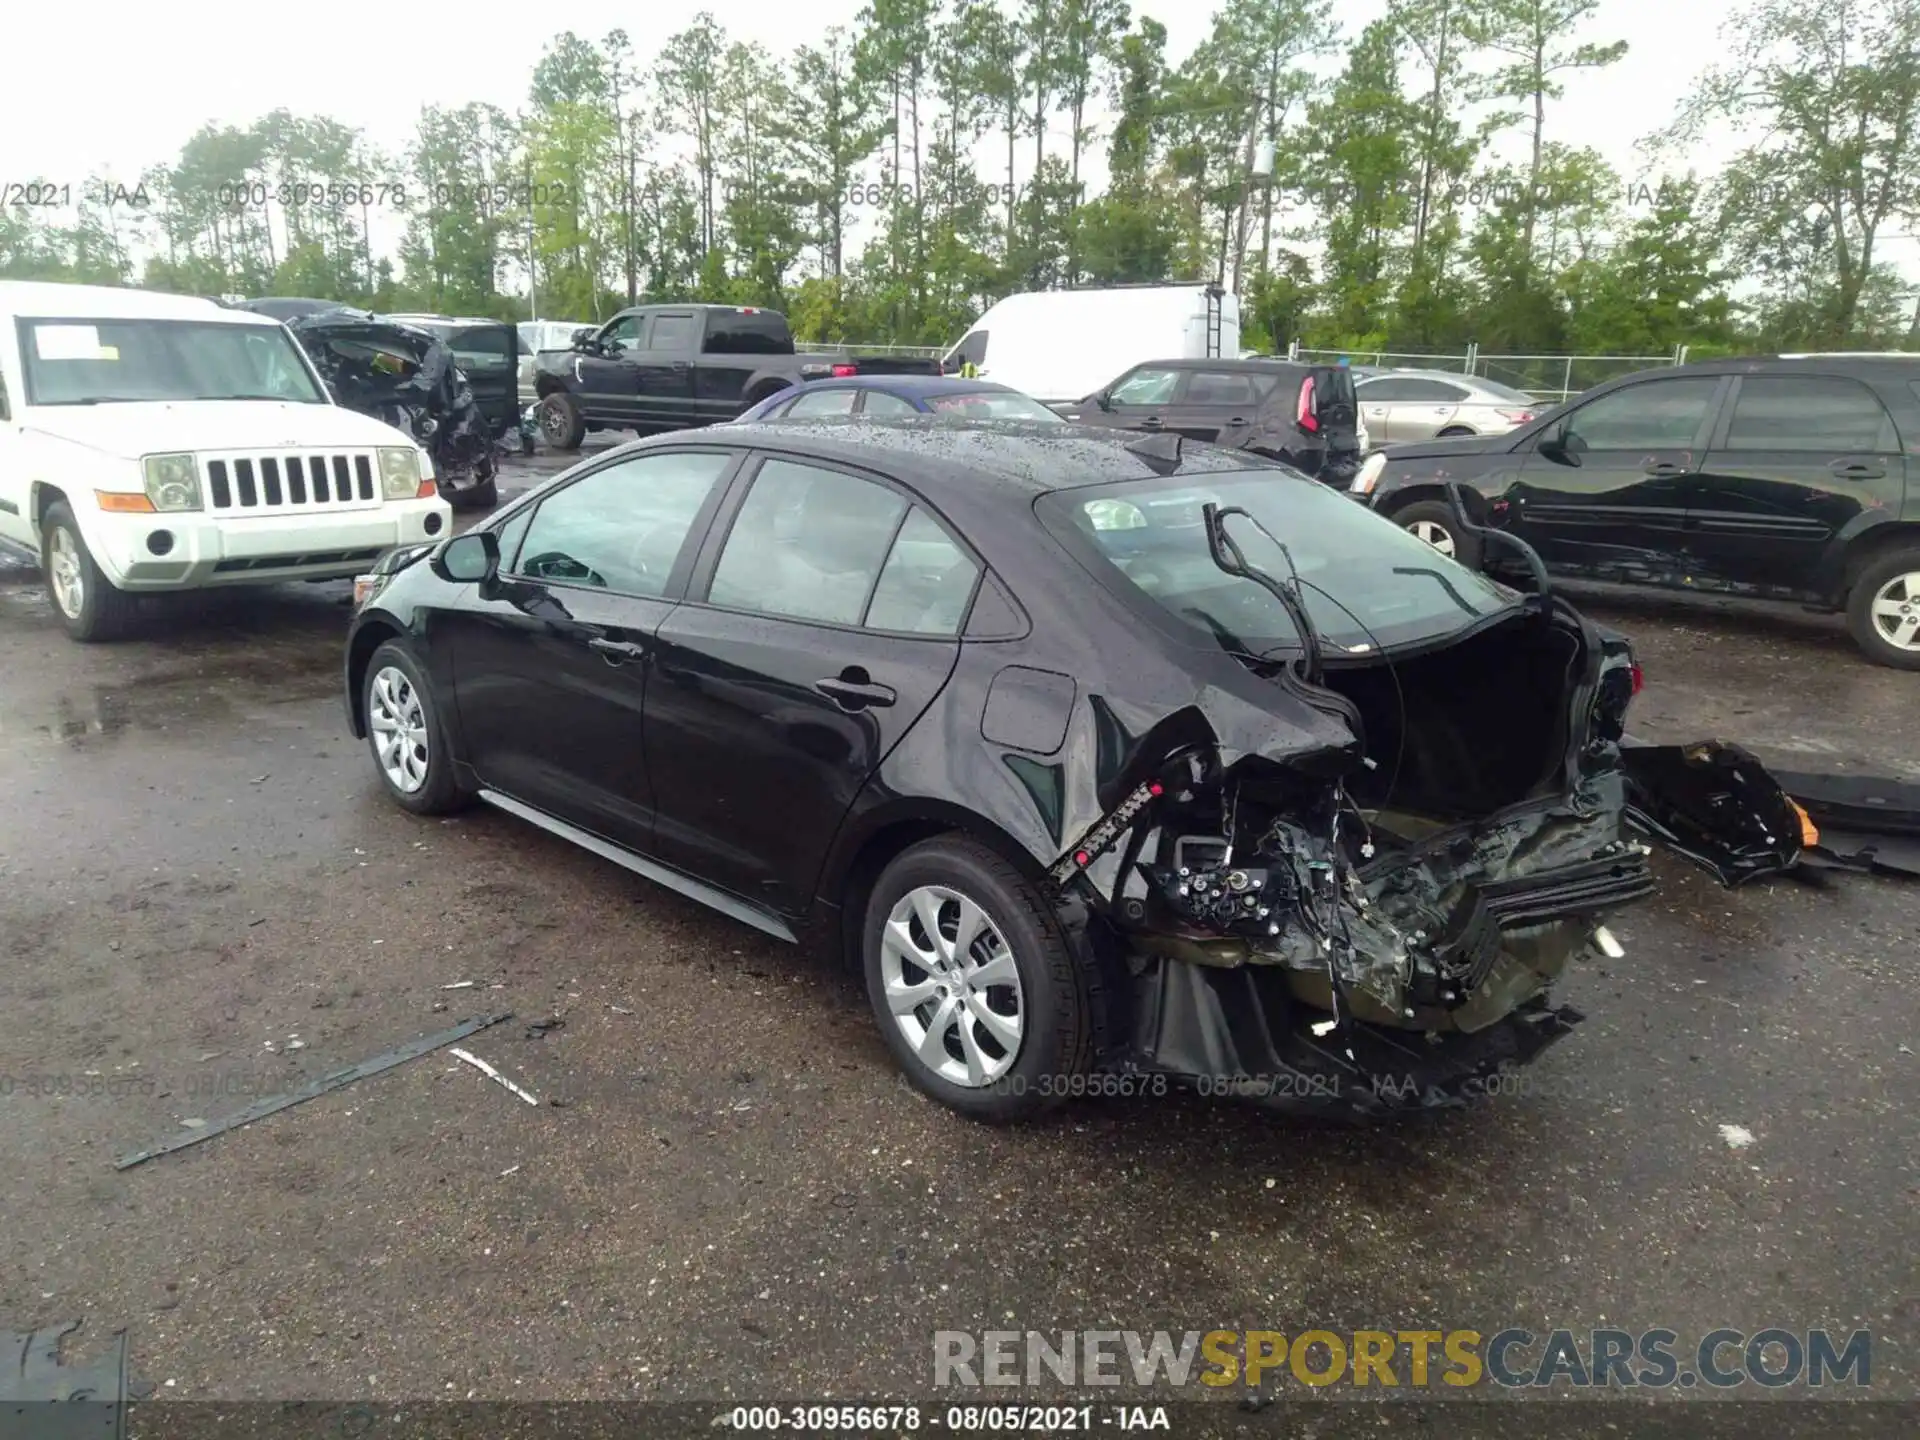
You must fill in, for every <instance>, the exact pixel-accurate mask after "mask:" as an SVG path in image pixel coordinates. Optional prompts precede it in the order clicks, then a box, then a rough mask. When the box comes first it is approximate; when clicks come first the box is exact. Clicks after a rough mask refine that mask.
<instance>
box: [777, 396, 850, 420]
mask: <svg viewBox="0 0 1920 1440" xmlns="http://www.w3.org/2000/svg"><path fill="white" fill-rule="evenodd" d="M858 393H859V392H858V391H854V390H812V391H809V392H808V393H807V394H805V395H802V396H801V397H800V398H799V399H797V400H795V401H794V402H793V404H791V405H789V406H788V407H787V408H786V410H785V411H784V412H783V413H784V414H787V415H790V416H792V417H793V418H794V419H796V420H799V419H802V418H804V417H806V416H808V415H851V414H852V413H853V402H854V398H855V396H856V395H857V394H858Z"/></svg>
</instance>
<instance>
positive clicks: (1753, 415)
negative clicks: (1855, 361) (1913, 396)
mask: <svg viewBox="0 0 1920 1440" xmlns="http://www.w3.org/2000/svg"><path fill="white" fill-rule="evenodd" d="M1727 449H1729V450H1799V451H1808V452H1818V453H1822V454H1827V455H1834V454H1860V455H1897V454H1899V453H1900V442H1899V440H1898V439H1897V437H1896V436H1895V435H1894V430H1893V417H1892V416H1891V415H1889V414H1887V410H1886V407H1885V406H1884V405H1882V404H1881V403H1880V400H1879V397H1878V396H1876V395H1875V394H1874V393H1873V392H1872V391H1871V390H1869V389H1868V388H1867V387H1866V386H1864V385H1862V384H1861V383H1860V382H1859V381H1858V380H1848V379H1846V378H1844V377H1842V376H1820V377H1815V376H1810V375H1809V376H1802V375H1749V376H1747V377H1746V378H1745V379H1744V380H1742V381H1741V382H1740V398H1739V399H1737V400H1735V401H1734V402H1733V419H1732V421H1731V423H1730V424H1729V425H1728V427H1727Z"/></svg>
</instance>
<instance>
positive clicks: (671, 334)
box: [647, 311, 700, 350]
mask: <svg viewBox="0 0 1920 1440" xmlns="http://www.w3.org/2000/svg"><path fill="white" fill-rule="evenodd" d="M699 338H700V321H699V318H698V317H697V316H694V315H691V314H688V313H686V312H684V311H683V312H681V313H679V314H675V315H656V316H654V317H653V334H652V335H651V336H650V337H649V338H648V340H647V349H649V350H691V349H693V347H694V345H695V344H696V343H697V342H698V340H699Z"/></svg>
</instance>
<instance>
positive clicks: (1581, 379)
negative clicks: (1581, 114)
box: [1287, 340, 1687, 404]
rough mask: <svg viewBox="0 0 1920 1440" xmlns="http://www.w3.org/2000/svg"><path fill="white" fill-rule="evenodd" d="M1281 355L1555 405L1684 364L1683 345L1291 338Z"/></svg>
mask: <svg viewBox="0 0 1920 1440" xmlns="http://www.w3.org/2000/svg"><path fill="white" fill-rule="evenodd" d="M1287 358H1288V359H1289V360H1304V361H1308V362H1312V363H1317V364H1325V365H1333V364H1338V363H1340V362H1341V361H1342V360H1344V361H1346V362H1347V363H1348V364H1350V365H1373V366H1379V367H1381V368H1384V369H1389V370H1445V371H1449V372H1451V373H1453V374H1456V375H1477V376H1479V377H1481V378H1482V379H1486V380H1495V381H1498V382H1499V383H1500V384H1502V385H1509V386H1511V387H1513V388H1514V389H1516V390H1524V391H1526V392H1527V393H1528V394H1529V395H1531V396H1533V398H1534V399H1536V400H1542V401H1547V402H1549V403H1552V404H1558V403H1559V402H1560V401H1562V400H1565V399H1566V398H1567V397H1568V396H1570V395H1578V394H1579V393H1580V392H1581V391H1582V390H1589V389H1591V388H1592V387H1593V386H1595V385H1598V384H1601V383H1602V382H1603V381H1607V380H1612V379H1614V378H1615V377H1616V376H1620V375H1630V374H1632V373H1633V372H1634V371H1636V370H1652V369H1656V368H1659V367H1662V366H1668V365H1684V364H1686V362H1687V347H1686V346H1684V345H1676V346H1674V347H1673V351H1672V353H1670V354H1667V355H1483V354H1482V353H1481V352H1480V347H1479V346H1477V345H1469V346H1468V347H1467V348H1466V349H1465V350H1464V351H1459V352H1456V353H1454V354H1450V355H1435V354H1414V353H1409V352H1397V351H1391V350H1309V349H1307V348H1305V347H1304V346H1302V345H1301V344H1300V343H1299V342H1298V341H1297V340H1296V341H1295V342H1294V343H1293V344H1292V345H1290V346H1288V347H1287Z"/></svg>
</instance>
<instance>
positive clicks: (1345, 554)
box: [1038, 470, 1513, 656]
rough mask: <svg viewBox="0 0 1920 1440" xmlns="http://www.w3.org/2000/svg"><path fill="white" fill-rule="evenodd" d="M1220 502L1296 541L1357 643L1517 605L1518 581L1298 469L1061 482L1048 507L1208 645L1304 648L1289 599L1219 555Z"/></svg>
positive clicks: (1275, 554)
mask: <svg viewBox="0 0 1920 1440" xmlns="http://www.w3.org/2000/svg"><path fill="white" fill-rule="evenodd" d="M1209 502H1212V503H1214V504H1217V505H1219V506H1221V507H1222V508H1225V507H1227V506H1239V507H1241V508H1243V509H1245V510H1247V511H1248V512H1250V513H1251V514H1252V515H1253V516H1254V517H1256V518H1257V519H1258V520H1259V521H1260V523H1261V524H1262V525H1264V526H1265V527H1266V528H1267V530H1269V531H1271V532H1272V534H1273V535H1274V536H1275V537H1276V538H1277V539H1278V540H1279V541H1281V543H1283V544H1284V545H1285V546H1286V547H1287V551H1288V552H1289V553H1290V554H1291V556H1292V568H1293V569H1295V570H1297V572H1298V574H1299V577H1300V589H1301V595H1302V598H1303V599H1304V601H1305V603H1306V608H1307V613H1308V615H1309V616H1310V617H1311V618H1312V620H1313V624H1314V628H1315V629H1316V630H1317V631H1318V632H1319V633H1320V635H1321V636H1322V637H1323V638H1325V639H1327V640H1329V641H1331V642H1332V643H1333V644H1335V645H1338V646H1340V647H1341V648H1343V649H1345V650H1347V651H1348V652H1350V653H1366V652H1367V650H1368V649H1370V648H1374V647H1383V646H1384V647H1392V646H1400V645H1408V644H1414V643H1418V642H1421V641H1427V640H1434V639H1438V638H1441V637H1443V636H1446V635H1450V634H1452V633H1454V632H1455V631H1457V630H1459V629H1461V628H1462V627H1463V626H1466V625H1469V624H1472V623H1473V622H1475V621H1477V620H1479V619H1480V618H1481V617H1483V616H1487V615H1492V614H1495V613H1497V612H1498V611H1500V610H1502V609H1504V608H1506V607H1508V606H1509V605H1511V604H1512V603H1513V599H1512V596H1511V595H1510V594H1509V592H1507V591H1505V590H1503V589H1501V588H1500V587H1499V586H1497V585H1495V584H1494V583H1493V582H1492V581H1490V580H1488V579H1486V578H1485V577H1484V576H1482V575H1480V574H1478V573H1477V572H1475V571H1472V570H1468V569H1466V568H1465V567H1463V566H1461V565H1458V564H1456V563H1455V562H1453V561H1452V560H1449V559H1447V558H1446V557H1445V556H1443V555H1441V554H1440V553H1439V552H1438V551H1436V550H1435V549H1434V548H1433V547H1432V546H1431V545H1429V544H1427V543H1426V542H1425V541H1424V540H1420V539H1417V538H1415V537H1414V536H1413V535H1411V534H1409V533H1408V532H1407V531H1405V530H1402V529H1401V528H1400V527H1399V526H1398V525H1395V524H1394V523H1393V522H1392V521H1390V520H1387V519H1384V518H1382V517H1381V516H1379V515H1376V514H1375V513H1374V512H1373V511H1371V510H1369V509H1367V508H1366V507H1365V506H1362V505H1356V504H1354V503H1353V501H1352V500H1350V499H1348V498H1347V497H1346V496H1345V495H1343V494H1341V493H1340V492H1338V491H1336V490H1333V489H1330V488H1328V487H1327V486H1325V485H1322V484H1320V483H1319V482H1317V481H1313V480H1308V479H1306V478H1305V477H1304V476H1299V475H1296V474H1293V473H1292V472H1287V471H1276V470H1259V471H1247V472H1244V473H1228V474H1225V475H1209V476H1207V477H1206V480H1205V482H1204V483H1195V482H1194V481H1193V480H1192V479H1182V478H1181V477H1180V476H1177V475H1174V476H1166V477H1163V478H1157V479H1152V480H1133V481H1127V482H1125V483H1124V484H1119V485H1099V486H1088V487H1085V488H1081V489H1072V490H1056V491H1054V492H1052V493H1051V494H1048V495H1046V496H1044V497H1042V499H1041V500H1040V502H1039V506H1038V510H1039V514H1040V518H1041V520H1042V522H1043V523H1044V524H1045V525H1046V526H1047V528H1048V529H1049V530H1051V531H1052V532H1053V533H1054V534H1055V535H1056V536H1057V537H1058V538H1059V539H1060V540H1061V541H1062V543H1063V544H1065V545H1066V546H1067V548H1068V549H1069V550H1071V551H1073V553H1074V554H1075V556H1076V558H1078V559H1079V560H1080V561H1081V563H1082V564H1084V565H1085V566H1086V567H1087V568H1088V569H1089V570H1090V571H1092V572H1093V573H1094V574H1095V575H1096V576H1097V577H1098V578H1100V579H1101V580H1102V581H1103V582H1104V583H1106V584H1107V585H1108V586H1109V587H1110V588H1113V589H1114V590H1116V591H1117V592H1118V593H1119V594H1121V595H1122V596H1123V597H1125V598H1127V599H1129V600H1130V601H1132V602H1134V603H1136V604H1138V605H1142V606H1150V607H1154V608H1157V609H1158V610H1159V611H1160V612H1162V613H1163V614H1165V615H1167V616H1170V617H1172V619H1174V620H1175V621H1177V622H1178V623H1180V624H1181V625H1184V626H1185V627H1187V628H1188V629H1189V630H1190V631H1191V633H1192V638H1193V640H1194V642H1195V643H1196V644H1202V643H1208V642H1211V643H1215V644H1218V645H1220V646H1222V647H1223V648H1225V649H1228V650H1232V651H1238V652H1241V653H1246V654H1252V655H1259V656H1265V655H1269V654H1272V653H1279V654H1285V653H1288V652H1296V653H1297V651H1298V648H1299V638H1298V636H1297V634H1296V633H1295V631H1294V628H1293V625H1292V623H1291V622H1290V621H1289V620H1288V618H1287V613H1286V610H1285V609H1284V608H1283V607H1282V606H1281V604H1280V602H1279V601H1278V600H1276V599H1274V597H1273V596H1272V595H1271V594H1270V593H1268V592H1267V591H1266V590H1265V589H1264V588H1262V587H1261V586H1259V585H1257V584H1255V583H1254V582H1253V581H1251V580H1241V579H1236V578H1235V577H1233V576H1231V575H1228V574H1226V573H1225V572H1223V571H1222V570H1221V569H1220V568H1219V567H1218V566H1217V565H1215V564H1214V563H1213V557H1212V555H1211V553H1210V552H1209V550H1208V547H1207V537H1206V530H1205V526H1204V522H1203V519H1202V515H1201V507H1202V506H1203V505H1205V504H1207V503H1209ZM1227 525H1228V534H1230V535H1231V536H1232V537H1233V539H1234V540H1235V541H1236V542H1237V543H1238V544H1239V546H1240V549H1241V551H1242V553H1243V554H1245V555H1246V557H1247V560H1248V562H1249V563H1250V564H1253V565H1256V566H1259V567H1260V568H1261V569H1263V570H1265V571H1267V573H1268V574H1270V575H1272V576H1273V577H1274V578H1275V579H1280V580H1284V579H1285V578H1286V576H1287V574H1288V573H1289V568H1290V567H1289V565H1288V562H1287V558H1286V557H1285V556H1283V555H1282V554H1281V553H1280V551H1279V549H1278V548H1277V547H1276V546H1275V545H1274V544H1273V543H1272V542H1271V541H1269V540H1268V539H1267V538H1266V537H1265V536H1264V535H1262V534H1261V533H1260V532H1259V530H1257V529H1256V528H1255V527H1254V526H1253V525H1252V524H1250V523H1249V522H1248V521H1247V520H1246V519H1245V518H1234V519H1230V520H1229V521H1228V522H1227Z"/></svg>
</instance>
